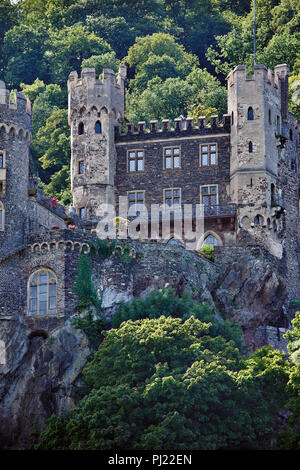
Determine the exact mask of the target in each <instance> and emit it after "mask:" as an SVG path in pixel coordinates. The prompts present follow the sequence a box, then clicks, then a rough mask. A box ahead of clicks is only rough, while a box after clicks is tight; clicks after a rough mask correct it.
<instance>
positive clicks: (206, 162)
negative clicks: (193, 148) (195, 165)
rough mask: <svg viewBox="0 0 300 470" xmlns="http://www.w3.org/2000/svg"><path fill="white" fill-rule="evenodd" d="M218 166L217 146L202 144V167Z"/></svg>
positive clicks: (214, 144)
mask: <svg viewBox="0 0 300 470" xmlns="http://www.w3.org/2000/svg"><path fill="white" fill-rule="evenodd" d="M216 165H217V144H216V143H213V144H200V166H201V167H205V166H216Z"/></svg>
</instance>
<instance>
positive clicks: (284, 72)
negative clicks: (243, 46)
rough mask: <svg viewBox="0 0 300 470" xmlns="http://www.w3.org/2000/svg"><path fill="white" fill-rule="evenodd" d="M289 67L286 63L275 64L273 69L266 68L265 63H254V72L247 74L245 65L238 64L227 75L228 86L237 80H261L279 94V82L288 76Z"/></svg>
mask: <svg viewBox="0 0 300 470" xmlns="http://www.w3.org/2000/svg"><path fill="white" fill-rule="evenodd" d="M289 72H290V71H289V68H288V66H287V65H286V64H281V65H276V66H275V67H274V71H273V70H271V69H268V68H267V67H266V66H265V65H254V74H253V75H247V68H246V65H238V66H237V67H235V69H234V70H232V71H231V72H230V73H229V74H228V76H227V80H228V87H229V88H230V87H231V86H233V85H234V84H237V83H238V82H239V83H241V82H251V81H256V82H261V83H264V84H265V85H270V86H271V87H272V88H273V89H274V93H276V94H278V95H280V93H281V91H280V89H281V82H282V81H285V79H286V78H287V77H288V76H289Z"/></svg>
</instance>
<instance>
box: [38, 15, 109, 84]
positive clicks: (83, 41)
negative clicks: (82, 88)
mask: <svg viewBox="0 0 300 470" xmlns="http://www.w3.org/2000/svg"><path fill="white" fill-rule="evenodd" d="M107 52H111V47H110V45H109V44H108V43H107V42H106V41H104V39H102V38H99V37H98V36H96V34H95V33H91V32H89V31H88V30H87V28H86V27H85V26H83V25H82V24H79V23H78V24H75V25H73V26H72V27H69V26H65V27H64V28H62V29H61V30H59V31H56V30H55V31H51V32H50V38H49V41H48V43H47V51H46V53H45V54H46V56H47V60H48V61H49V67H50V70H51V79H52V81H53V82H54V83H58V84H60V85H65V83H66V80H67V78H68V76H69V74H70V72H72V71H73V70H77V71H78V72H80V67H81V63H82V61H83V60H84V59H88V58H89V57H91V56H93V55H101V54H105V53H107Z"/></svg>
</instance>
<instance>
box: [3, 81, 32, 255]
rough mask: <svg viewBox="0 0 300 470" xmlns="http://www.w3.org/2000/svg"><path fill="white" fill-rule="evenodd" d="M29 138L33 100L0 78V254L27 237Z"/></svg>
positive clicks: (20, 243)
mask: <svg viewBox="0 0 300 470" xmlns="http://www.w3.org/2000/svg"><path fill="white" fill-rule="evenodd" d="M30 140H31V104H30V101H29V100H28V99H27V98H25V97H24V96H23V95H22V93H15V94H14V100H13V101H11V99H10V92H9V90H7V89H6V86H5V83H4V82H2V81H0V257H3V256H5V255H7V254H8V253H10V252H11V251H13V250H14V249H16V248H18V247H20V246H22V245H23V244H24V243H25V241H26V232H27V231H28V186H29V145H30Z"/></svg>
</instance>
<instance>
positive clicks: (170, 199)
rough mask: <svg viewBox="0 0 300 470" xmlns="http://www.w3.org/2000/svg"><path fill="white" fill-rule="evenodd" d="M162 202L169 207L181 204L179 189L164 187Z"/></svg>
mask: <svg viewBox="0 0 300 470" xmlns="http://www.w3.org/2000/svg"><path fill="white" fill-rule="evenodd" d="M164 203H165V204H166V205H167V206H169V207H174V206H175V207H176V206H179V205H180V204H181V189H180V188H169V189H164Z"/></svg>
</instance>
